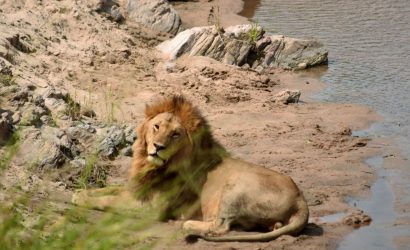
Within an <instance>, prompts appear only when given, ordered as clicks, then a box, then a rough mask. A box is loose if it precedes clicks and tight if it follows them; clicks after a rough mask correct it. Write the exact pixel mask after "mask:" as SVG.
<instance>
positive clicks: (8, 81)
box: [0, 73, 16, 86]
mask: <svg viewBox="0 0 410 250" xmlns="http://www.w3.org/2000/svg"><path fill="white" fill-rule="evenodd" d="M0 83H1V85H3V86H12V85H16V80H15V78H14V77H13V76H12V75H6V74H2V73H0Z"/></svg>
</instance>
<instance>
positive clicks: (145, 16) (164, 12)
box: [125, 0, 181, 35]
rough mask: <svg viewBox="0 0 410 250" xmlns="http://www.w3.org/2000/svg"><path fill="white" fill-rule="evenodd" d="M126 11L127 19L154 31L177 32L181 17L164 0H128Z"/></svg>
mask: <svg viewBox="0 0 410 250" xmlns="http://www.w3.org/2000/svg"><path fill="white" fill-rule="evenodd" d="M125 9H126V13H127V16H128V19H129V20H132V21H135V22H137V23H140V24H142V25H144V26H146V27H148V28H152V29H154V30H156V31H162V32H167V33H171V34H173V35H175V34H177V33H178V31H179V30H180V26H181V18H180V16H179V15H178V13H177V12H176V11H175V9H174V8H173V7H172V6H171V5H170V4H169V3H168V1H166V0H128V3H127V5H126V8H125Z"/></svg>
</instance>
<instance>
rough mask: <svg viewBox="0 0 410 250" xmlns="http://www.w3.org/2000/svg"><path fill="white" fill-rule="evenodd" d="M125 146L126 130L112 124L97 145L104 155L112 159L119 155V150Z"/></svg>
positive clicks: (101, 154)
mask: <svg viewBox="0 0 410 250" xmlns="http://www.w3.org/2000/svg"><path fill="white" fill-rule="evenodd" d="M124 146H125V134H124V131H123V130H122V129H121V128H119V127H117V126H112V127H109V128H108V129H105V131H104V132H103V139H102V141H101V142H100V143H99V145H98V147H97V152H98V154H99V155H100V156H102V157H106V158H110V159H112V158H113V157H115V156H116V155H118V152H119V150H120V149H121V148H122V147H124Z"/></svg>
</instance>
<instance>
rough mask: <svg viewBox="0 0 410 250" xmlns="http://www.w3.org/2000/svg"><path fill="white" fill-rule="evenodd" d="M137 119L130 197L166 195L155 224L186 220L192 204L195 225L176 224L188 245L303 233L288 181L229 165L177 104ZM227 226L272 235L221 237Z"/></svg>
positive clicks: (176, 100) (199, 120) (299, 200)
mask: <svg viewBox="0 0 410 250" xmlns="http://www.w3.org/2000/svg"><path fill="white" fill-rule="evenodd" d="M145 116H146V118H145V121H144V122H143V123H142V125H141V126H140V127H139V128H138V140H137V141H136V142H135V144H134V146H133V149H134V155H133V160H132V165H131V169H130V176H131V178H130V184H131V187H132V192H135V193H137V198H138V199H139V200H151V199H152V198H153V197H156V196H157V195H158V194H166V197H167V198H168V201H167V204H166V205H165V207H164V208H163V217H162V219H169V218H175V217H178V218H181V217H185V218H186V217H188V218H189V217H192V216H193V214H195V213H194V210H195V209H196V208H198V206H196V205H197V204H198V203H196V202H195V201H197V200H198V199H199V200H200V209H201V212H202V221H198V220H188V221H186V222H185V223H184V224H183V228H184V229H185V230H187V231H190V232H191V233H193V234H191V235H190V239H196V238H203V239H205V240H210V241H269V240H272V239H275V238H277V237H279V236H280V235H283V234H291V235H295V234H297V233H299V232H300V231H301V230H302V229H303V228H304V226H305V225H306V223H307V221H308V216H309V211H308V207H307V204H306V201H305V199H304V197H303V194H302V193H301V192H300V191H299V189H298V188H297V186H296V185H295V183H294V182H293V181H292V179H291V178H290V177H287V176H285V175H282V174H280V173H277V172H275V171H273V170H269V169H266V168H264V167H260V166H256V165H252V164H249V163H246V162H244V161H241V160H237V159H233V158H231V157H229V156H228V154H227V153H226V151H225V150H224V148H223V147H221V146H220V145H219V144H218V143H217V142H216V141H215V140H214V139H213V137H212V133H211V131H210V128H209V126H208V125H207V123H206V120H205V119H204V118H203V117H202V116H201V114H200V113H199V111H198V110H197V109H195V108H194V107H193V106H192V104H191V103H190V102H188V101H186V100H185V99H184V98H183V97H180V96H174V97H172V98H167V99H164V100H163V101H161V102H158V103H156V104H154V105H153V106H147V108H146V111H145ZM176 135H177V136H176ZM170 189H175V190H176V191H177V192H171V191H170ZM141 190H143V191H141ZM93 202H95V201H93ZM232 225H239V226H241V227H243V228H244V229H252V228H255V227H259V228H260V227H263V228H266V229H270V230H273V231H271V232H268V233H258V234H254V235H241V236H223V235H222V234H225V233H227V232H229V229H230V227H231V226H232ZM220 235H222V236H220Z"/></svg>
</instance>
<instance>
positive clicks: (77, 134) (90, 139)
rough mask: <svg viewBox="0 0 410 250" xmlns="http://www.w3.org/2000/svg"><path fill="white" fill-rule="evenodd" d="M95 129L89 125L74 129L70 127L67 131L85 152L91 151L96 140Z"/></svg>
mask: <svg viewBox="0 0 410 250" xmlns="http://www.w3.org/2000/svg"><path fill="white" fill-rule="evenodd" d="M95 132H96V130H95V128H94V127H92V126H91V125H88V124H78V125H76V126H74V127H69V128H68V129H67V130H66V133H67V135H68V137H69V138H70V139H71V140H73V141H76V142H78V144H79V145H81V147H82V149H83V151H84V150H87V149H89V148H90V147H91V146H92V145H93V143H94V141H95V140H96V138H95V137H96V136H95Z"/></svg>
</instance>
